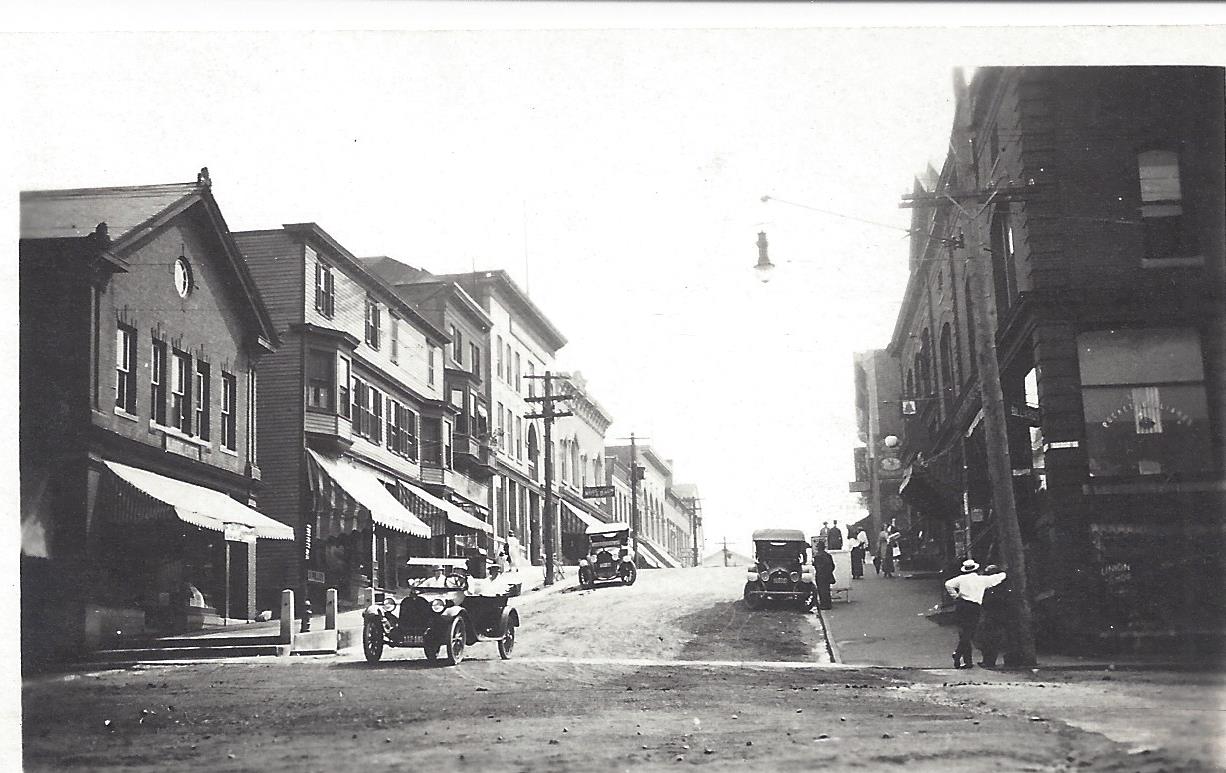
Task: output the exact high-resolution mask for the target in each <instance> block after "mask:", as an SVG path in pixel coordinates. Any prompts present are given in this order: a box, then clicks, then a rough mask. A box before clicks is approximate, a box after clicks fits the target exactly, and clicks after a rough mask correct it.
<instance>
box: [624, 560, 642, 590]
mask: <svg viewBox="0 0 1226 773" xmlns="http://www.w3.org/2000/svg"><path fill="white" fill-rule="evenodd" d="M638 578H639V570H638V569H637V568H636V567H635V565H634V564H625V565H624V566H623V568H622V582H624V583H625V584H627V585H633V584H634V581H635V580H637V579H638Z"/></svg>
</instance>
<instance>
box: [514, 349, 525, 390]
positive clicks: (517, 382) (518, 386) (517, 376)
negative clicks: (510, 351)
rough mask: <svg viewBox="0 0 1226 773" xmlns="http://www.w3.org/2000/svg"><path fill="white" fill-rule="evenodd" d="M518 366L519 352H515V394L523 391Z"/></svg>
mask: <svg viewBox="0 0 1226 773" xmlns="http://www.w3.org/2000/svg"><path fill="white" fill-rule="evenodd" d="M519 364H520V360H519V352H516V353H515V391H516V392H522V391H523V380H522V379H521V378H520V369H519Z"/></svg>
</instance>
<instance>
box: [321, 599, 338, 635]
mask: <svg viewBox="0 0 1226 773" xmlns="http://www.w3.org/2000/svg"><path fill="white" fill-rule="evenodd" d="M324 629H326V630H329V631H335V630H336V588H328V601H327V603H326V604H325V606H324Z"/></svg>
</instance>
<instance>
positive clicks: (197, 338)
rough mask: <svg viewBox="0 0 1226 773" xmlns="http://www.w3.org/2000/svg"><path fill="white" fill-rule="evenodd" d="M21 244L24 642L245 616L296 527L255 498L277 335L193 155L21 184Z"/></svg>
mask: <svg viewBox="0 0 1226 773" xmlns="http://www.w3.org/2000/svg"><path fill="white" fill-rule="evenodd" d="M19 247H20V252H19V255H20V258H19V278H20V281H19V293H20V300H21V328H20V333H19V338H20V364H21V378H20V385H19V393H20V398H21V412H20V439H21V454H20V467H21V504H22V532H23V544H22V555H23V559H22V570H23V572H22V602H23V625H22V632H23V634H24V635H25V636H26V637H27V639H28V640H29V641H32V642H35V643H36V644H37V646H35V647H33V648H32V649H30V650H29V651H28V654H29V655H30V656H32V657H34V658H37V657H39V656H41V655H45V654H46V653H47V652H48V651H49V650H54V649H57V648H59V647H64V648H68V649H71V648H73V647H76V646H80V645H81V644H85V645H86V646H93V645H97V644H101V643H103V640H105V639H108V638H110V637H113V636H117V635H128V634H139V633H141V632H143V631H144V630H145V629H146V628H148V629H155V630H181V629H183V628H190V627H199V626H200V625H201V624H203V622H205V621H206V620H207V619H210V618H211V619H214V620H216V619H218V618H219V617H220V616H227V617H230V618H236V619H250V618H252V617H254V616H255V614H256V612H257V605H256V596H257V576H258V575H260V573H261V572H262V570H263V568H264V567H265V566H266V565H268V564H269V563H270V561H269V558H270V557H271V556H272V555H275V552H276V549H277V548H278V547H279V546H280V545H289V544H292V542H293V538H294V532H293V530H292V529H291V528H289V527H288V526H285V525H282V524H280V523H277V522H276V521H274V520H272V519H270V518H268V517H266V516H265V515H262V514H261V513H260V512H258V511H257V510H256V509H255V505H256V498H257V495H258V494H259V492H260V490H261V472H260V466H259V463H258V457H257V443H256V394H257V390H256V371H255V369H256V366H257V364H258V363H259V362H260V361H261V359H262V358H263V357H266V356H268V355H269V352H271V351H272V350H273V349H274V347H275V346H276V344H277V342H278V338H277V335H276V333H275V332H274V328H273V325H272V322H271V319H270V316H269V314H268V312H267V310H266V308H265V306H264V303H263V301H262V300H261V297H260V294H259V292H258V291H257V289H256V285H255V283H254V281H253V280H252V277H251V275H250V274H249V272H248V271H247V267H246V265H245V264H244V262H243V260H242V257H241V255H240V254H239V251H238V249H237V247H236V245H235V243H234V241H233V239H232V237H231V234H230V232H229V230H228V229H227V227H226V223H225V220H224V218H223V217H222V215H221V210H220V209H219V208H218V205H217V202H216V200H215V199H214V198H213V195H212V191H211V187H210V181H209V177H208V173H207V170H202V171H201V173H200V175H199V176H198V177H197V180H196V182H194V183H184V184H171V185H144V186H132V187H122V188H91V189H76V190H57V191H33V192H28V193H23V194H22V196H21V239H20V245H19ZM261 579H262V578H261Z"/></svg>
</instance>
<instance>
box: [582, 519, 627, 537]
mask: <svg viewBox="0 0 1226 773" xmlns="http://www.w3.org/2000/svg"><path fill="white" fill-rule="evenodd" d="M626 531H630V524H628V523H620V522H614V523H593V524H592V525H591V526H588V527H587V535H588V536H589V537H592V536H596V535H599V536H602V537H605V538H607V539H614V538H616V537H619V536H621V533H622V532H626Z"/></svg>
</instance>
